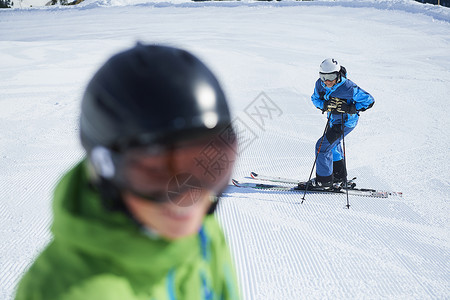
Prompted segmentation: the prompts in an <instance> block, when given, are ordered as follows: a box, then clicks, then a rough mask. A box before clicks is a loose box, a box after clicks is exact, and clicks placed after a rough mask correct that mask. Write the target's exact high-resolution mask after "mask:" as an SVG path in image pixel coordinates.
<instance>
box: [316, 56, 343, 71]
mask: <svg viewBox="0 0 450 300" xmlns="http://www.w3.org/2000/svg"><path fill="white" fill-rule="evenodd" d="M340 70H341V65H340V64H339V63H338V61H337V60H335V59H334V58H327V59H325V60H324V61H323V62H322V63H321V64H320V71H319V72H320V73H324V74H330V73H334V72H339V71H340Z"/></svg>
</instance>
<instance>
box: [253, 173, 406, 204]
mask: <svg viewBox="0 0 450 300" xmlns="http://www.w3.org/2000/svg"><path fill="white" fill-rule="evenodd" d="M250 176H251V178H252V179H255V180H262V181H270V182H276V183H282V184H283V185H278V186H277V185H275V186H274V187H272V188H267V187H266V188H261V187H259V188H260V189H274V190H275V189H278V190H279V189H280V188H281V190H285V191H286V190H289V189H293V190H295V191H303V192H304V191H305V188H306V182H305V181H299V180H296V179H292V178H285V177H278V176H270V175H263V174H259V173H256V172H250ZM355 180H356V177H355V178H353V179H351V180H349V181H348V188H347V189H346V188H345V186H339V187H335V188H333V189H331V190H323V189H317V188H316V189H313V188H312V187H308V192H323V193H338V194H342V193H347V190H348V191H349V195H357V196H358V195H360V196H368V197H378V198H387V197H388V196H392V197H402V196H403V193H402V192H394V191H382V190H376V189H368V188H356V187H355V186H356V183H355ZM299 183H300V185H299ZM290 185H295V186H290ZM254 188H258V187H254Z"/></svg>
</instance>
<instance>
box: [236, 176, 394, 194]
mask: <svg viewBox="0 0 450 300" xmlns="http://www.w3.org/2000/svg"><path fill="white" fill-rule="evenodd" d="M231 182H232V183H233V185H234V186H236V187H239V188H247V189H255V190H268V191H279V192H280V191H281V192H294V193H304V192H305V189H304V188H303V189H301V187H300V188H299V187H298V186H289V185H283V184H266V183H253V182H239V181H238V180H236V179H232V180H231ZM347 191H348V194H349V195H354V196H363V197H375V198H388V197H389V195H392V196H394V195H393V194H391V193H390V192H386V191H378V190H373V189H357V188H352V189H345V188H333V189H317V188H308V191H307V192H308V193H326V194H346V193H347Z"/></svg>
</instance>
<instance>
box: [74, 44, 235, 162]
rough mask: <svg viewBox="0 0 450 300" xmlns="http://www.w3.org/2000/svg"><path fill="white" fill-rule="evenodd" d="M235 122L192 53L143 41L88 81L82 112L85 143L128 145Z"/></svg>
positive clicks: (221, 94) (212, 129)
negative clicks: (143, 43)
mask: <svg viewBox="0 0 450 300" xmlns="http://www.w3.org/2000/svg"><path fill="white" fill-rule="evenodd" d="M230 124H231V117H230V112H229V109H228V105H227V102H226V98H225V95H224V92H223V90H222V88H221V87H220V85H219V83H218V81H217V79H216V78H215V76H214V75H213V74H212V72H211V71H210V70H209V69H208V68H207V67H206V66H205V65H204V64H203V63H202V62H201V61H200V60H199V59H198V58H196V57H195V56H194V55H192V54H190V53H189V52H187V51H185V50H181V49H177V48H172V47H167V46H158V45H142V44H140V43H138V44H137V45H136V46H135V47H134V48H132V49H130V50H127V51H124V52H121V53H119V54H117V55H115V56H113V57H112V58H110V59H109V60H108V61H107V62H106V63H105V64H104V65H103V66H102V67H101V68H100V69H99V70H98V72H97V73H96V74H95V75H94V77H93V78H92V80H91V81H90V82H89V84H88V86H87V88H86V92H85V94H84V97H83V101H82V107H81V117H80V135H81V143H82V145H83V147H84V148H85V150H86V151H87V153H88V154H89V153H90V152H91V151H92V149H93V148H94V147H96V146H103V147H105V148H107V149H112V150H116V151H121V150H124V149H126V148H127V147H132V146H139V145H143V146H145V145H149V144H152V143H155V142H160V143H170V142H173V141H177V140H180V139H184V138H191V137H192V136H194V135H202V134H206V133H208V132H217V131H220V130H223V129H225V128H226V127H227V126H230Z"/></svg>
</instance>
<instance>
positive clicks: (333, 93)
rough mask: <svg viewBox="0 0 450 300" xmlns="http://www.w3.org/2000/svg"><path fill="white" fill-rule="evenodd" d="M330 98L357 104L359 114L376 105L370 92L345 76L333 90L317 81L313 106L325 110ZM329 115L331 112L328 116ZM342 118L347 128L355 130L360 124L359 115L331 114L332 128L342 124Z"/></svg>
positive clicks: (312, 97) (312, 98)
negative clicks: (324, 107) (325, 104)
mask: <svg viewBox="0 0 450 300" xmlns="http://www.w3.org/2000/svg"><path fill="white" fill-rule="evenodd" d="M330 97H336V98H340V99H344V100H347V104H355V107H356V110H357V111H358V112H359V111H364V110H366V109H369V108H371V107H372V106H373V104H374V103H375V100H374V99H373V97H372V96H371V95H370V94H369V93H368V92H366V91H365V90H363V89H362V88H360V87H359V86H357V85H356V84H355V83H354V82H352V81H351V80H350V79H347V78H345V77H344V76H342V79H341V81H340V82H339V83H336V84H335V85H334V86H333V87H331V88H328V87H327V86H326V85H325V83H323V82H322V80H320V79H318V80H317V81H316V86H315V88H314V93H313V95H312V96H311V100H312V102H313V104H314V105H315V106H316V107H317V108H318V109H321V110H323V106H324V103H325V101H329V100H330ZM329 114H330V112H329V113H328V116H329ZM342 117H344V122H345V123H344V125H345V126H347V127H350V128H354V127H355V126H356V124H358V119H359V115H358V114H357V113H356V114H344V115H342V114H331V117H330V127H333V125H334V124H342Z"/></svg>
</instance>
